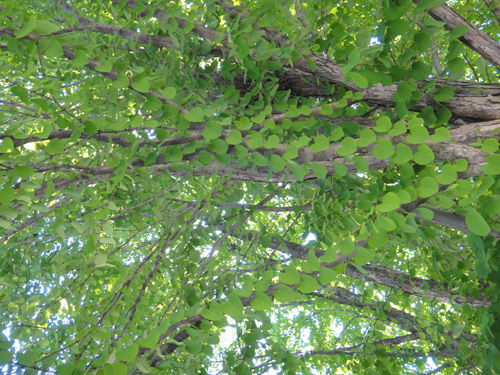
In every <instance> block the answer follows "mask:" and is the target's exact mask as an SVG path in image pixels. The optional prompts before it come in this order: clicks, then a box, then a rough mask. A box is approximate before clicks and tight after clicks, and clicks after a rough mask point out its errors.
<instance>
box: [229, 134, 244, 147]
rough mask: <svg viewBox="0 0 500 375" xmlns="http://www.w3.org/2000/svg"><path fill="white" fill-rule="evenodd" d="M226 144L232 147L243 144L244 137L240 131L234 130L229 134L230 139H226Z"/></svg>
mask: <svg viewBox="0 0 500 375" xmlns="http://www.w3.org/2000/svg"><path fill="white" fill-rule="evenodd" d="M226 142H227V143H228V144H230V145H238V144H240V143H241V142H243V137H242V136H241V133H240V131H239V130H233V131H231V133H230V134H229V137H227V138H226Z"/></svg>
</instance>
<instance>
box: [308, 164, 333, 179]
mask: <svg viewBox="0 0 500 375" xmlns="http://www.w3.org/2000/svg"><path fill="white" fill-rule="evenodd" d="M307 166H308V167H309V168H311V169H312V171H313V173H314V175H315V176H316V177H317V178H319V179H320V180H324V179H325V178H326V175H327V174H328V170H327V169H326V167H325V166H324V165H322V164H317V163H308V164H307Z"/></svg>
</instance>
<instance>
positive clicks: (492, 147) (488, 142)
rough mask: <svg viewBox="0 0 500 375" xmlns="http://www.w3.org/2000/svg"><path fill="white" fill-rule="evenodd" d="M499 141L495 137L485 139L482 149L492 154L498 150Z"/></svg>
mask: <svg viewBox="0 0 500 375" xmlns="http://www.w3.org/2000/svg"><path fill="white" fill-rule="evenodd" d="M498 146H499V143H498V141H497V140H496V139H495V138H488V139H485V140H484V142H483V144H482V146H481V151H483V152H486V153H488V154H491V153H493V152H497V150H498Z"/></svg>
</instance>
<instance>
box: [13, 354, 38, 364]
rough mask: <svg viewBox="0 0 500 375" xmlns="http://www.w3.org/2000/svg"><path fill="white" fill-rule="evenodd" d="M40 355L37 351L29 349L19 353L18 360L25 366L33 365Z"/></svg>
mask: <svg viewBox="0 0 500 375" xmlns="http://www.w3.org/2000/svg"><path fill="white" fill-rule="evenodd" d="M38 357H39V356H38V354H37V352H36V351H33V350H27V351H25V352H24V353H18V354H17V362H18V363H19V364H21V365H23V366H32V365H33V363H35V361H37V360H38Z"/></svg>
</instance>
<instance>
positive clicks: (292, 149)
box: [283, 145, 299, 160]
mask: <svg viewBox="0 0 500 375" xmlns="http://www.w3.org/2000/svg"><path fill="white" fill-rule="evenodd" d="M297 156H299V152H298V149H297V146H293V145H291V146H288V147H287V149H286V152H285V153H284V154H283V159H285V160H290V159H295V158H296V157H297Z"/></svg>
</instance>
